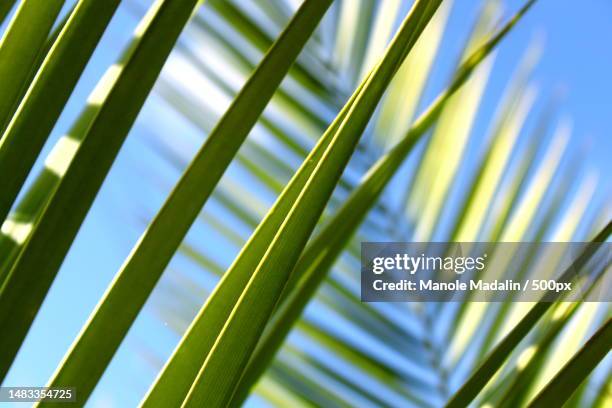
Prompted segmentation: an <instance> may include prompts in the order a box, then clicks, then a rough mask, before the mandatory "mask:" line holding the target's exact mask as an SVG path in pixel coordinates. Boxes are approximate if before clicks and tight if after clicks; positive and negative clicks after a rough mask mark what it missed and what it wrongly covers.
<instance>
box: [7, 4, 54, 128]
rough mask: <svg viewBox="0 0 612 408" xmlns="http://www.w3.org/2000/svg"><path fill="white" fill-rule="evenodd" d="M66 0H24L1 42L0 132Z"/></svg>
mask: <svg viewBox="0 0 612 408" xmlns="http://www.w3.org/2000/svg"><path fill="white" fill-rule="evenodd" d="M63 5H64V0H48V1H43V2H40V1H36V0H24V1H23V2H21V4H20V5H19V8H18V9H17V11H16V13H15V16H14V17H13V20H12V21H11V23H10V25H9V26H8V28H7V30H6V32H5V33H4V36H3V37H2V41H1V42H0V84H1V85H0V86H1V87H2V97H0V133H2V130H4V128H5V127H6V122H7V121H8V120H9V119H10V116H11V115H12V113H13V111H14V109H15V108H16V105H17V102H18V101H19V96H20V95H21V92H22V89H23V88H24V87H26V86H27V81H28V79H29V78H30V72H31V71H32V70H33V69H36V60H37V59H38V56H39V53H40V52H41V51H42V50H44V46H45V42H46V40H47V36H48V35H49V32H50V31H51V27H52V26H53V23H54V22H55V19H56V18H57V15H58V14H59V12H60V10H61V9H62V6H63Z"/></svg>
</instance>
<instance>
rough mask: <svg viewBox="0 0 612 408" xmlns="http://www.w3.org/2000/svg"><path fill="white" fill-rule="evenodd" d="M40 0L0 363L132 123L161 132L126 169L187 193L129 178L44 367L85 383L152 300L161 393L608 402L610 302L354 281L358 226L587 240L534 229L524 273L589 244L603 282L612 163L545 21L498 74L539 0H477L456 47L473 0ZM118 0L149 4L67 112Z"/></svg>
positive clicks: (33, 9)
mask: <svg viewBox="0 0 612 408" xmlns="http://www.w3.org/2000/svg"><path fill="white" fill-rule="evenodd" d="M38 3H39V2H36V1H33V0H22V1H20V2H16V1H4V2H2V3H1V4H0V23H3V24H4V25H3V26H4V27H5V28H4V32H3V33H2V40H1V42H0V87H1V89H2V91H3V92H2V93H1V95H0V131H1V133H2V134H1V135H0V136H1V139H0V175H1V176H0V177H1V178H2V189H1V190H2V191H0V219H2V220H4V222H3V224H2V229H1V234H0V331H1V332H2V333H3V335H2V336H0V350H1V351H0V380H4V379H5V378H7V374H8V376H9V377H10V371H9V369H11V366H12V365H13V363H14V362H15V364H18V362H19V358H20V357H17V353H18V351H20V349H21V350H25V351H23V352H24V353H25V352H27V348H25V347H22V346H23V345H24V344H26V343H27V341H28V340H27V338H26V336H29V333H30V332H31V330H30V328H31V327H34V326H35V323H33V322H34V320H35V318H36V317H37V316H38V315H39V314H40V311H44V310H45V307H46V306H45V303H43V302H44V301H45V299H46V298H47V297H48V296H47V295H48V293H51V292H52V289H51V287H52V284H53V283H54V281H56V280H61V279H62V272H61V270H62V269H61V267H62V263H63V262H64V260H65V259H66V257H67V256H68V255H69V253H71V247H72V246H73V244H74V243H75V242H77V241H78V238H77V233H78V232H79V229H80V228H81V227H82V226H83V225H84V223H85V219H86V217H87V216H88V214H89V213H90V212H91V208H92V205H93V204H94V201H95V200H96V196H97V195H98V194H99V192H100V191H104V190H103V188H102V186H103V183H104V182H105V180H107V179H109V173H110V171H111V166H113V164H114V163H115V162H116V161H117V159H118V157H119V156H120V151H121V149H122V146H123V145H124V143H125V142H126V140H130V141H131V140H134V138H136V137H137V136H138V138H137V139H136V140H135V141H134V143H135V146H137V148H138V149H140V150H139V153H138V154H136V155H135V156H140V154H142V156H143V157H144V156H146V157H147V158H148V159H145V158H141V157H131V158H130V164H129V165H130V166H131V167H130V168H129V170H128V171H125V170H124V169H123V170H122V171H123V173H121V174H122V175H124V176H125V178H126V179H128V178H138V177H139V175H143V174H145V176H143V177H141V180H139V181H138V183H139V184H142V185H143V186H146V188H147V189H150V191H154V192H155V193H154V194H155V195H156V196H160V193H159V191H160V190H164V191H168V193H167V194H164V196H163V197H161V198H160V206H159V207H157V206H156V205H153V204H151V203H150V202H148V200H147V197H145V196H143V197H139V196H137V194H127V193H128V192H127V191H126V192H125V197H130V199H128V200H125V199H124V197H123V196H122V197H121V198H119V199H117V208H116V209H115V213H114V214H113V216H114V217H116V220H117V219H120V218H121V217H122V215H121V214H123V216H124V217H127V218H126V219H128V220H129V222H128V224H130V225H132V224H136V227H135V228H137V229H138V231H139V234H140V232H142V234H140V239H139V240H138V241H137V242H135V244H133V243H131V242H130V244H129V246H132V244H133V248H132V251H131V252H130V254H129V255H128V256H127V257H126V258H125V260H124V262H123V264H122V266H121V267H120V269H119V270H118V271H117V272H116V274H114V278H113V280H112V281H111V282H110V284H109V286H108V288H107V290H106V292H105V293H104V294H103V295H102V297H101V298H100V299H99V300H98V301H97V306H96V307H95V308H94V310H93V311H92V312H91V314H90V317H89V319H87V321H86V322H84V324H83V327H82V329H81V331H80V332H79V334H78V335H77V336H76V339H74V341H73V342H72V346H71V347H70V348H69V349H68V350H67V352H66V354H65V357H64V358H63V360H62V361H61V362H60V363H59V365H58V366H57V369H56V371H55V373H54V374H53V375H52V376H51V378H50V379H49V382H48V384H47V385H48V386H49V387H76V389H77V403H78V405H85V404H90V403H92V404H93V403H94V401H93V400H94V398H93V397H92V396H95V395H96V391H94V390H96V387H97V386H99V385H100V384H103V383H104V378H106V377H108V376H114V375H117V374H116V372H115V371H114V369H113V368H112V364H111V361H114V360H113V358H116V356H117V352H118V350H125V349H130V348H132V347H134V346H133V344H132V343H133V341H132V340H130V339H132V338H133V335H132V334H131V333H128V332H130V331H137V332H138V329H137V328H136V327H133V326H137V324H135V323H136V322H137V320H138V319H141V318H143V316H149V317H153V320H154V321H155V322H156V323H155V324H157V325H158V326H159V327H157V326H156V327H157V329H155V330H160V331H162V330H163V333H165V334H168V333H170V334H171V335H172V336H174V337H176V339H177V340H178V339H180V341H178V344H177V345H176V347H175V348H174V350H173V352H172V353H171V354H170V355H160V354H159V352H158V350H154V347H153V346H151V342H152V341H153V340H152V339H149V338H146V339H139V340H138V341H137V342H140V343H139V346H138V347H137V349H136V350H134V351H135V353H134V354H135V355H137V356H138V357H139V358H142V360H143V362H146V364H147V366H148V367H149V370H151V369H152V370H154V371H155V372H158V373H159V374H158V375H157V377H156V378H155V379H154V380H153V381H147V384H144V385H142V384H141V386H140V388H141V389H139V391H138V399H139V400H140V401H141V402H140V403H141V405H142V406H146V407H158V406H207V407H208V406H211V407H222V406H240V405H243V404H246V405H250V404H252V405H253V406H279V407H285V406H292V407H293V406H300V407H301V406H304V407H306V406H324V407H347V406H360V407H361V406H364V407H400V406H401V407H404V406H418V407H438V406H449V407H464V406H486V407H492V406H500V407H513V406H534V407H536V406H537V407H539V406H551V404H553V405H554V404H562V403H564V402H566V404H567V406H572V407H579V406H606V404H609V402H610V391H609V378H610V370H609V364H607V363H604V364H602V363H601V362H602V361H604V360H605V357H606V356H607V354H608V351H609V348H610V344H611V340H610V333H611V331H610V319H609V315H610V309H609V305H608V304H607V303H590V302H582V301H581V302H564V299H563V298H562V297H560V295H558V294H557V293H556V292H555V293H552V292H551V293H549V294H547V299H546V301H540V302H519V301H517V300H519V299H518V298H514V299H513V300H515V302H504V303H485V302H474V301H473V300H474V299H472V298H471V297H470V296H466V297H464V298H459V299H458V301H457V302H448V303H427V302H420V303H416V302H414V303H412V302H411V303H376V302H374V303H368V302H362V301H361V293H360V262H361V248H360V243H361V242H365V241H372V242H376V241H388V240H393V241H411V242H432V241H449V242H478V241H480V242H490V243H491V244H490V247H488V249H489V250H490V254H492V255H493V257H494V259H495V261H496V262H499V263H501V262H506V265H507V268H508V270H510V263H511V262H512V259H513V255H514V254H513V253H508V251H507V250H505V249H503V248H501V249H500V247H499V246H496V245H495V243H497V242H528V241H534V242H542V241H554V242H559V243H563V242H571V241H584V242H585V243H584V246H583V247H584V251H583V252H582V253H581V255H580V256H579V257H578V258H577V259H576V260H575V262H574V263H573V264H572V265H571V266H569V267H567V265H564V264H563V263H562V260H561V259H560V258H559V257H558V256H556V255H555V254H552V253H548V254H545V255H544V256H542V255H541V253H539V252H538V251H536V250H532V252H531V253H529V254H528V256H526V257H525V258H524V259H522V261H523V262H522V263H521V264H520V265H515V266H516V268H515V269H516V271H515V272H514V273H515V276H518V277H522V278H526V277H530V276H532V275H531V274H532V273H533V272H534V271H536V270H542V269H545V270H548V271H550V274H551V276H552V274H559V273H561V272H563V271H565V272H564V273H562V274H561V276H560V278H559V279H560V280H567V281H570V280H571V279H573V272H572V271H575V270H582V269H583V267H585V266H588V268H589V274H588V275H587V277H588V278H589V279H590V280H586V281H585V282H582V281H581V284H584V285H586V286H584V288H583V289H584V290H585V293H587V294H588V293H591V291H593V292H594V291H595V290H597V289H598V288H599V286H598V285H601V284H602V282H603V281H605V279H606V275H605V274H606V273H607V272H609V261H610V259H609V255H606V254H603V255H602V253H601V252H603V251H598V250H597V249H598V248H599V247H597V246H595V245H592V244H588V242H591V243H601V242H606V241H608V240H609V236H610V232H611V228H612V224H610V221H609V208H608V207H609V206H608V205H607V203H604V204H602V205H600V207H599V208H594V207H595V205H596V204H595V203H594V202H593V197H595V194H596V191H597V189H598V187H600V186H602V185H603V183H602V178H601V177H599V176H598V174H597V173H596V172H594V171H592V169H591V167H590V165H589V163H588V160H586V159H585V157H584V155H583V153H581V152H579V151H577V149H575V148H574V146H575V140H574V139H572V126H571V118H569V116H568V115H566V116H561V115H560V114H559V111H560V108H559V107H560V105H561V104H562V100H561V98H559V97H558V96H557V95H552V96H549V95H548V92H547V90H546V89H543V88H539V87H537V86H536V85H535V83H534V81H533V73H534V70H535V69H536V67H537V64H538V61H539V59H540V58H543V56H542V54H543V53H542V50H543V49H545V45H543V44H542V43H541V42H540V41H539V39H537V38H536V40H534V41H533V42H532V43H531V44H527V45H526V46H525V47H524V48H525V50H524V56H523V58H522V59H520V60H519V61H517V66H516V69H515V70H514V73H513V74H512V76H511V78H510V80H509V81H508V85H507V86H506V87H505V90H503V92H502V94H501V96H498V95H497V94H496V93H494V92H491V89H492V88H493V86H492V85H493V81H494V78H496V72H497V70H499V66H498V65H499V58H497V52H498V50H499V52H502V51H503V47H504V42H505V41H507V40H506V38H507V37H509V34H510V32H511V31H512V30H520V29H521V21H522V19H523V17H524V16H525V14H527V13H528V11H529V10H530V9H531V8H532V7H533V6H534V3H535V1H534V0H526V1H525V2H524V4H523V5H522V6H521V7H520V8H519V9H518V10H517V11H515V12H514V13H507V12H502V9H503V7H502V4H501V1H497V0H496V1H488V2H483V3H482V5H481V7H480V9H479V11H478V13H477V16H476V18H475V22H474V23H473V24H472V26H471V27H468V28H469V29H468V30H467V32H468V33H467V36H466V38H465V39H453V41H454V43H455V46H456V48H458V50H457V51H456V54H457V59H456V60H455V61H454V62H452V63H450V64H445V62H446V60H445V59H444V58H443V57H445V56H446V54H448V52H446V47H447V46H448V44H447V43H448V42H449V40H448V38H447V37H448V34H447V33H449V32H451V30H450V29H449V27H450V25H449V21H452V18H453V15H454V13H455V12H456V11H457V9H458V8H459V7H462V6H463V5H460V4H458V3H457V2H453V1H452V0H414V1H403V0H385V1H374V0H335V1H334V0H303V1H299V2H298V1H289V0H253V1H244V0H207V1H206V2H201V1H197V0H157V1H155V2H141V1H138V0H130V1H127V2H119V1H115V0H112V1H104V2H100V1H94V0H75V1H68V2H66V1H63V0H48V1H45V2H44V5H42V6H41V5H40V4H38ZM298 3H299V4H298ZM455 3H457V4H455ZM143 4H146V6H143ZM504 14H505V15H507V16H508V17H505V18H502V15H504ZM8 16H10V21H5V20H8ZM122 18H130V19H138V20H139V21H140V23H139V25H138V27H137V28H136V31H135V32H134V34H133V35H132V36H131V38H129V40H128V41H127V46H126V47H125V48H124V50H123V52H122V53H121V54H120V56H119V58H118V59H117V60H116V61H117V62H116V63H115V64H112V65H110V66H107V69H106V73H105V74H104V75H103V76H102V77H98V78H96V80H97V85H95V86H91V85H92V84H89V83H87V84H84V85H83V86H86V87H90V88H91V89H92V92H91V93H90V96H89V97H88V98H87V100H86V101H85V102H84V103H83V104H82V107H81V109H80V114H78V115H76V119H74V120H73V123H72V125H71V126H68V127H67V130H64V129H63V128H64V126H65V123H64V122H63V121H61V120H59V119H60V115H63V111H64V110H67V109H68V106H69V103H68V102H69V100H70V101H73V100H76V99H78V98H77V96H75V95H73V94H77V91H76V89H77V83H79V84H80V83H81V82H80V81H83V79H81V77H82V76H83V77H85V75H84V72H85V69H86V67H87V66H88V64H91V63H90V62H89V61H90V59H91V58H92V55H93V54H94V50H96V48H97V47H98V44H99V43H100V44H103V42H101V38H102V35H103V34H104V33H105V31H106V30H108V29H109V28H112V27H113V25H114V24H119V23H117V20H119V19H122ZM111 19H112V20H111ZM500 21H502V22H501V23H500ZM464 25H465V24H464ZM98 48H103V46H100V47H98ZM544 55H545V54H544ZM92 60H93V59H92ZM105 64H108V63H107V62H105ZM444 65H448V66H444ZM441 74H448V75H449V77H448V81H445V83H444V86H442V87H439V82H440V80H439V77H440V75H441ZM439 88H441V91H439ZM438 91H439V92H438ZM496 99H498V100H496ZM542 101H543V102H542ZM71 103H73V102H71ZM149 105H150V106H149ZM491 105H493V106H494V107H495V109H493V111H494V112H493V114H492V115H491V116H492V117H491V118H488V117H485V116H486V115H489V114H490V112H489V111H490V109H488V106H491ZM542 105H543V106H544V108H543V109H540V106H542ZM151 112H154V113H151ZM160 112H161V114H160ZM139 115H140V117H139ZM156 115H159V117H155V116H156ZM489 119H490V120H489ZM484 122H489V123H490V124H489V127H488V128H487V129H485V130H484V131H482V130H481V129H480V128H482V126H480V125H481V124H482V123H484ZM532 122H535V125H534V124H533V123H532ZM56 127H57V128H58V129H56V130H54V128H56ZM132 128H134V129H132ZM56 132H60V133H61V132H65V134H64V135H63V136H61V137H59V138H56V136H55V133H56ZM481 133H483V134H482V135H481ZM45 145H53V148H52V149H51V150H50V152H49V153H47V150H46V147H45ZM41 153H44V154H41ZM151 158H153V159H151ZM147 160H151V161H150V162H147ZM143 163H144V164H143ZM152 163H156V164H158V166H156V165H155V164H152ZM141 166H142V167H143V168H144V169H145V170H143V169H142V168H140V167H141ZM145 171H146V173H145ZM120 178H121V177H120ZM113 180H114V179H113ZM115 186H116V188H117V191H121V189H126V190H127V189H129V188H130V186H129V183H128V182H127V181H125V180H118V181H116V182H115ZM101 194H106V193H101ZM134 213H135V214H134ZM592 214H596V217H595V218H593V216H592ZM97 245H102V244H101V243H97ZM566 267H567V268H566ZM83 268H87V265H83ZM561 269H563V270H561ZM585 269H586V268H585ZM110 272H114V271H110ZM483 273H484V274H486V273H488V271H486V270H485V271H484V272H483ZM105 283H106V282H105ZM509 296H510V295H509ZM585 296H586V295H585ZM74 297H75V299H76V296H74ZM551 300H554V301H551ZM162 323H163V327H162ZM155 330H153V332H154V333H155V334H156V332H155ZM138 333H140V332H138ZM149 335H150V333H149ZM113 364H114V362H113ZM598 366H599V368H597V367H598ZM103 376H104V377H103ZM5 381H6V380H5ZM6 384H8V382H7V383H6ZM3 385H5V384H3ZM126 386H127V385H126ZM143 387H144V388H143ZM147 390H148V391H147ZM96 398H97V397H96ZM96 402H99V400H97V399H96ZM50 403H51V402H48V401H41V402H38V403H37V406H46V405H47V404H50Z"/></svg>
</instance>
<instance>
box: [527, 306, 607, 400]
mask: <svg viewBox="0 0 612 408" xmlns="http://www.w3.org/2000/svg"><path fill="white" fill-rule="evenodd" d="M611 346H612V318H608V320H607V321H606V323H605V324H604V325H603V326H602V327H601V328H600V329H599V330H597V332H596V333H595V334H594V335H593V337H591V338H590V339H589V341H587V342H586V344H585V345H584V346H583V347H582V349H581V350H580V351H579V352H578V353H576V355H575V356H574V357H573V358H572V359H571V360H570V361H569V362H568V363H567V364H566V365H565V366H563V368H562V369H561V371H559V372H558V373H557V375H556V376H555V377H554V378H553V379H552V380H551V381H550V382H549V383H548V384H547V385H546V387H544V389H543V390H542V391H540V393H539V394H538V395H537V396H536V397H535V398H534V399H533V401H531V402H530V403H529V407H532V408H539V407H542V408H545V407H552V406H562V405H563V404H564V403H565V402H566V401H567V400H568V399H569V398H570V397H571V396H572V394H573V393H574V391H576V390H577V389H578V387H579V386H580V384H581V383H582V382H583V381H584V380H585V379H586V378H587V377H588V376H589V374H590V373H591V371H593V370H594V369H595V367H597V364H599V362H600V361H601V360H603V359H604V357H606V355H607V354H608V352H609V351H610V347H611Z"/></svg>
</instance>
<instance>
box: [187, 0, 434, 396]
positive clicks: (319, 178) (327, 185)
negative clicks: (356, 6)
mask: <svg viewBox="0 0 612 408" xmlns="http://www.w3.org/2000/svg"><path fill="white" fill-rule="evenodd" d="M438 5H439V1H430V2H423V1H417V2H415V4H414V6H413V8H412V10H411V12H410V13H409V15H408V16H407V17H406V19H405V20H404V23H403V24H402V26H401V28H400V29H399V32H398V34H397V35H396V37H395V38H394V40H393V42H392V44H391V45H390V47H389V48H388V51H387V53H386V55H385V58H384V59H383V60H382V61H381V63H380V64H379V65H378V66H377V67H376V68H375V70H374V72H373V73H372V76H371V77H370V78H369V79H368V81H367V83H366V86H364V88H363V90H362V91H361V93H360V94H359V95H358V97H357V99H356V100H355V103H354V104H353V105H352V106H351V108H350V110H349V111H348V113H347V114H346V118H345V119H344V120H343V121H342V123H341V124H340V127H339V128H338V131H337V132H336V134H335V135H334V136H333V139H332V141H331V143H330V145H329V147H328V148H327V149H326V151H325V153H324V154H323V156H322V157H321V159H320V160H319V162H318V163H317V164H316V167H315V170H314V171H313V173H312V175H311V176H310V177H309V179H308V181H307V182H306V184H305V186H304V188H303V189H302V191H301V192H300V195H299V196H298V198H297V200H296V201H295V202H294V204H293V206H292V208H291V210H290V211H289V213H288V215H287V217H286V218H285V220H284V221H283V223H282V225H281V227H280V229H279V230H278V232H276V233H275V234H273V236H268V237H264V238H265V240H266V245H267V248H266V252H265V254H264V256H263V258H262V259H261V260H260V262H259V265H258V266H257V268H256V269H255V270H254V272H253V275H252V276H251V278H250V280H249V282H248V284H247V286H246V288H245V289H244V290H243V292H242V295H241V296H240V298H239V300H238V302H237V304H236V305H235V306H234V308H233V310H232V312H231V314H230V316H229V317H228V319H227V321H226V323H225V326H224V327H223V330H222V331H221V333H220V334H219V336H218V338H217V339H216V341H215V344H214V346H213V348H212V350H211V351H210V353H209V355H208V357H207V359H206V361H205V363H204V365H203V366H202V369H201V370H200V372H199V373H198V376H197V378H196V380H195V382H194V384H193V386H192V388H191V389H190V391H189V394H188V395H187V397H186V399H185V401H184V402H183V406H185V407H191V406H198V407H199V406H207V407H208V406H210V407H220V406H226V405H227V404H228V403H230V400H231V397H232V394H233V392H234V389H235V387H236V386H237V384H238V382H239V380H240V377H241V375H242V373H243V370H244V368H245V366H246V364H247V363H248V359H249V358H250V356H251V353H252V351H253V349H254V348H255V346H256V343H257V341H258V340H259V337H260V336H261V333H262V331H263V329H264V327H265V325H266V323H267V321H268V320H269V318H270V316H271V314H272V312H273V309H274V306H275V305H276V303H277V301H278V300H279V298H280V296H281V292H282V289H283V287H284V285H285V283H286V281H287V279H288V277H289V274H290V272H291V270H292V268H293V267H294V265H295V263H296V261H297V260H298V257H299V255H300V253H301V251H302V250H303V247H304V246H305V244H306V242H307V240H308V238H309V236H310V234H311V233H312V230H313V229H314V227H315V224H316V222H317V221H318V219H319V217H320V215H321V213H322V211H323V209H324V207H325V205H326V203H327V201H328V199H329V197H330V195H331V193H332V191H333V189H334V187H335V185H336V183H337V181H338V179H339V178H340V176H341V174H342V171H343V170H344V167H345V166H346V164H347V162H348V160H349V158H350V156H351V154H352V153H353V150H354V148H355V147H356V145H357V142H358V141H359V137H360V136H361V133H362V132H363V130H364V129H365V127H366V125H367V123H368V121H369V119H370V116H371V114H372V113H373V111H374V109H375V108H376V105H377V103H378V102H379V100H380V98H381V97H382V95H383V93H384V91H385V88H386V86H387V85H388V84H389V82H390V81H391V79H392V77H393V75H394V73H395V72H396V70H397V69H398V67H399V65H400V64H401V62H402V60H403V58H404V57H405V56H406V55H407V53H408V52H409V51H410V49H411V48H412V46H413V45H414V43H415V42H416V40H417V38H418V36H419V35H420V33H421V32H422V31H423V29H424V27H425V25H426V24H427V22H428V21H429V20H430V19H431V16H432V15H433V13H434V12H435V10H436V8H437V6H438ZM307 160H308V159H307ZM300 173H301V171H300V170H298V173H297V174H296V176H294V177H299V176H300ZM269 214H270V213H269ZM219 295H222V293H220V292H216V293H215V294H214V295H213V296H219Z"/></svg>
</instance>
